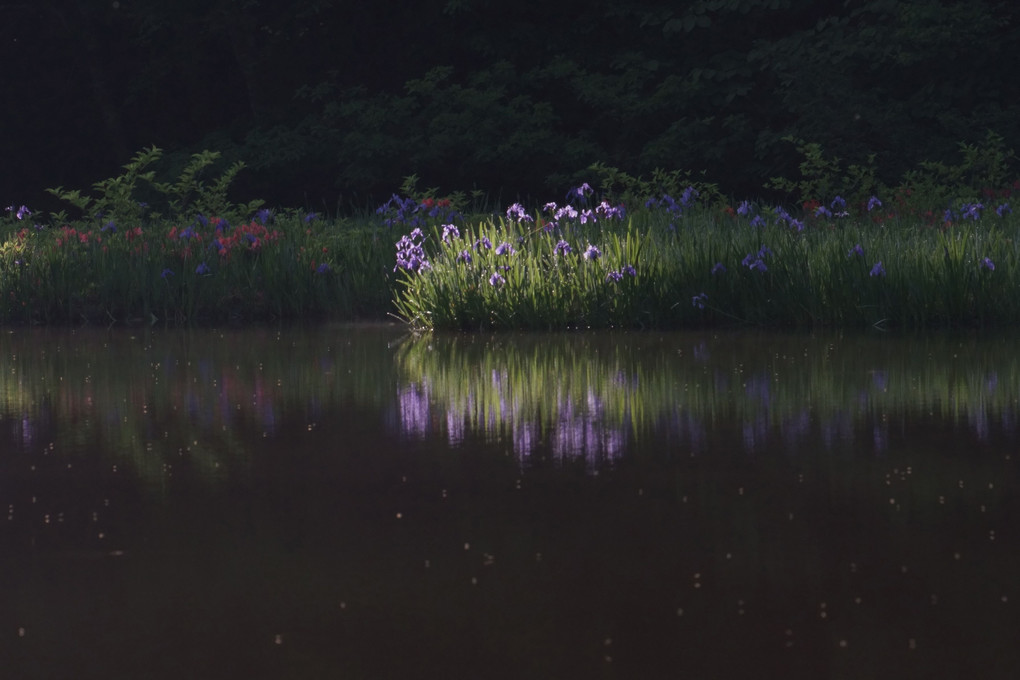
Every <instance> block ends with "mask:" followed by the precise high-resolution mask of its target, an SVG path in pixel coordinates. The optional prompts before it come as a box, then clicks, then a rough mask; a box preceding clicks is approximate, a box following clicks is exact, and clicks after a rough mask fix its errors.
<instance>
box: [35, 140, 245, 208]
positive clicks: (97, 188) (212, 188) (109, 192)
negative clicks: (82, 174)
mask: <svg viewBox="0 0 1020 680" xmlns="http://www.w3.org/2000/svg"><path fill="white" fill-rule="evenodd" d="M220 155H221V154H220V152H218V151H208V150H206V151H202V152H199V153H196V154H194V155H193V156H192V157H191V161H190V162H189V163H188V164H187V165H186V166H185V167H184V169H183V170H182V171H181V173H180V175H179V176H178V178H177V179H176V181H174V182H160V181H157V180H156V171H155V170H154V169H151V166H152V165H154V164H155V163H157V162H158V161H159V160H160V159H161V158H162V156H163V151H162V149H159V148H157V147H155V146H152V147H149V148H148V149H143V150H142V151H139V152H138V153H137V154H136V155H135V156H134V157H133V158H132V159H131V162H130V163H128V164H126V165H124V172H123V173H121V174H120V175H117V176H116V177H110V178H108V179H104V180H101V181H99V182H96V183H95V184H93V185H92V188H93V191H94V193H95V195H93V196H89V195H87V194H83V193H82V192H81V191H80V190H78V189H74V190H65V189H64V188H63V187H57V188H55V189H47V192H48V193H50V194H51V195H53V196H56V197H57V198H59V199H60V200H62V201H65V202H67V203H70V204H71V205H72V206H74V207H75V208H77V209H78V210H79V211H81V213H82V214H83V216H84V217H85V218H86V219H89V218H94V219H99V218H100V216H101V217H102V219H103V220H104V221H105V220H113V221H114V222H115V223H121V224H140V223H142V222H143V217H146V216H148V218H150V219H151V218H156V219H158V218H159V217H160V212H159V211H160V210H161V209H162V208H165V209H166V211H167V215H168V216H169V217H170V218H171V219H178V220H179V219H185V218H186V217H187V216H188V215H189V214H194V213H203V214H206V215H215V216H219V217H224V218H227V219H230V220H232V221H237V220H241V219H245V218H247V217H250V216H251V214H252V213H254V212H255V211H256V210H258V209H259V208H260V207H261V206H262V204H263V201H262V200H253V201H248V202H247V203H241V204H235V203H232V202H231V201H230V200H229V199H228V197H227V192H228V190H229V189H230V185H231V183H233V181H234V180H235V178H236V177H237V175H238V173H239V172H240V171H241V170H243V169H244V163H243V162H241V161H236V162H234V163H233V164H231V165H230V166H228V167H227V168H226V169H225V170H223V172H222V173H221V174H220V176H219V177H217V178H216V179H215V180H214V181H212V182H211V183H207V182H205V181H204V180H203V179H202V177H201V176H202V173H203V171H204V170H206V169H208V168H209V167H210V166H213V165H214V164H215V163H216V161H217V160H219V158H220ZM153 192H155V194H156V200H157V201H158V202H159V203H160V204H161V205H158V206H156V207H155V208H154V209H153V208H151V207H150V203H149V201H145V200H142V199H143V197H145V198H148V197H150V196H151V194H152V193H153ZM53 217H54V219H55V220H56V221H58V222H64V221H66V218H67V216H66V214H64V213H62V212H61V213H56V214H54V215H53Z"/></svg>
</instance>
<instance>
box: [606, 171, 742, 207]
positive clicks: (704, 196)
mask: <svg viewBox="0 0 1020 680" xmlns="http://www.w3.org/2000/svg"><path fill="white" fill-rule="evenodd" d="M588 171H589V172H590V173H592V174H594V184H595V186H596V187H597V188H598V191H599V193H600V194H601V195H602V196H604V197H605V199H606V200H608V201H610V202H611V203H623V204H624V205H628V206H639V205H641V204H642V203H644V202H645V201H646V200H648V198H650V197H658V196H662V195H663V194H667V195H670V196H680V194H682V193H683V191H684V190H685V189H687V188H688V187H693V188H694V189H695V190H697V192H698V194H699V197H700V201H701V203H703V204H706V205H718V204H720V203H723V202H724V197H723V194H722V192H721V190H720V189H719V185H718V184H716V183H713V182H708V181H706V180H705V179H704V176H705V173H704V172H701V173H699V176H700V179H695V173H693V172H691V171H690V170H663V169H661V168H656V169H654V170H653V171H652V172H651V177H650V178H649V179H645V178H643V177H641V176H638V177H634V176H632V175H630V174H628V173H626V172H624V171H622V170H620V169H619V168H614V167H610V166H608V165H606V164H605V163H592V164H591V165H589V166H588Z"/></svg>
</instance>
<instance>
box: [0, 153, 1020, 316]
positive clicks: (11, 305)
mask: <svg viewBox="0 0 1020 680" xmlns="http://www.w3.org/2000/svg"><path fill="white" fill-rule="evenodd" d="M159 159H160V151H159V150H158V149H156V148H152V149H147V150H143V151H142V152H140V153H139V154H138V155H137V156H136V157H135V158H133V159H132V161H131V162H130V163H128V164H127V165H126V166H124V168H125V172H124V173H123V174H122V175H120V176H118V177H115V178H110V179H108V180H104V181H102V182H98V183H96V184H95V185H94V186H93V189H94V192H93V193H94V195H85V194H82V193H81V192H79V191H76V190H75V191H66V190H63V189H62V188H58V189H53V190H51V192H52V193H53V194H54V195H55V196H57V197H58V198H60V199H62V200H64V201H65V202H67V203H68V204H70V205H71V206H73V207H74V208H75V209H77V210H78V211H80V212H81V213H82V217H80V218H79V219H77V220H73V219H70V218H68V216H67V215H66V214H64V213H62V212H61V213H56V214H54V215H52V221H51V222H50V224H49V226H46V225H41V224H39V223H35V220H34V219H33V218H32V214H31V211H30V210H28V209H27V208H26V207H24V206H21V207H20V208H19V209H15V206H11V207H9V208H8V209H7V214H6V216H3V217H0V323H39V324H46V323H79V322H82V321H90V322H92V321H106V322H120V321H128V320H134V321H139V320H140V321H142V322H156V321H162V322H165V323H175V324H193V323H201V322H222V321H225V320H259V319H285V318H296V317H330V318H344V319H353V318H363V317H382V316H385V315H387V314H393V313H395V314H396V316H398V317H400V318H402V319H404V320H405V321H407V322H408V323H409V324H410V325H412V326H414V327H416V328H419V329H457V330H482V329H547V330H556V329H567V328H683V327H694V326H718V325H734V324H735V325H752V326H772V327H817V326H838V327H848V328H849V327H867V326H877V327H881V328H931V327H988V326H1006V325H1011V324H1016V323H1020V295H1018V293H1020V272H1018V245H1017V239H1016V231H1017V226H1018V218H1016V217H1014V215H1013V213H1012V211H1011V209H1010V207H1009V204H1008V202H1006V199H1008V198H1009V196H1010V195H1011V194H1012V193H1015V192H1016V191H1020V181H1018V182H1015V183H1014V184H1013V185H1011V186H1009V187H1006V188H1005V189H995V190H992V189H980V190H976V189H974V188H973V187H969V186H964V185H962V184H961V185H959V186H956V185H954V186H952V187H950V186H948V185H946V183H945V182H943V181H942V180H939V181H938V182H936V181H935V179H938V178H940V177H942V175H945V174H946V173H945V172H942V171H941V170H940V171H939V172H938V173H935V174H934V175H932V177H934V178H935V179H931V178H929V179H930V181H929V180H928V179H926V178H927V177H928V176H927V175H924V174H915V175H912V176H911V177H909V178H908V181H907V182H906V183H905V184H904V185H903V186H901V187H898V188H895V189H889V190H888V193H889V194H890V196H889V197H888V198H887V203H888V204H889V206H888V207H883V206H882V201H881V200H879V198H878V197H875V196H871V197H868V198H865V197H864V195H863V194H862V195H855V197H854V198H853V199H852V200H851V201H850V202H849V203H848V202H847V201H846V200H844V199H842V198H840V197H838V196H837V197H833V198H831V200H830V199H829V198H826V199H825V202H822V201H820V200H818V198H817V197H813V198H810V199H809V200H805V201H803V202H802V205H801V209H800V210H799V211H796V214H791V213H790V212H787V210H786V209H784V208H783V207H780V206H776V207H767V206H756V205H754V204H752V203H749V202H748V201H744V202H743V203H741V204H740V205H739V207H737V208H736V209H734V208H732V207H730V206H728V205H727V201H726V198H725V197H724V196H723V195H722V194H721V193H720V192H719V190H718V188H717V187H716V186H715V185H712V184H708V183H704V182H694V183H693V184H690V185H687V186H682V185H681V184H680V183H679V182H680V181H681V180H683V181H684V182H687V181H689V180H690V178H689V177H686V176H680V175H662V174H660V175H656V176H653V181H652V182H651V183H648V182H640V181H638V180H635V179H634V178H629V177H628V176H626V175H624V174H623V173H619V172H614V173H609V172H608V170H607V169H606V168H600V167H598V166H593V171H596V174H599V173H601V175H602V176H603V180H604V181H603V186H602V187H601V191H602V193H603V196H605V197H606V199H607V200H601V201H599V202H598V203H597V204H596V200H597V199H596V192H595V191H594V190H593V189H592V188H591V187H590V186H588V185H587V184H584V185H582V186H581V187H577V188H576V189H572V190H571V191H570V192H569V193H568V195H567V202H566V204H564V205H557V204H555V203H547V204H546V205H545V206H542V207H541V208H533V209H530V210H529V209H526V208H525V207H524V206H522V205H520V204H514V205H512V206H510V208H509V209H507V210H506V212H505V213H504V214H497V215H492V214H488V215H486V214H477V213H475V214H474V215H473V216H470V217H464V216H463V214H462V211H463V210H465V209H466V208H467V207H469V206H473V207H474V209H476V210H477V209H478V197H477V196H475V197H474V198H471V197H468V196H467V195H465V194H453V195H451V196H448V197H437V196H436V195H435V193H436V191H435V190H433V189H427V190H424V193H422V192H420V191H418V190H417V189H416V187H415V183H416V181H417V178H416V177H413V176H412V177H410V178H408V180H407V181H406V182H405V184H404V186H403V187H401V192H402V193H404V194H417V196H415V197H411V196H401V195H396V194H395V195H394V196H393V197H392V198H391V199H390V200H389V201H387V202H386V203H385V204H384V205H382V206H381V207H380V208H379V209H378V211H377V212H376V214H375V215H364V216H362V217H360V218H338V219H332V220H324V219H321V218H319V217H318V216H316V215H314V214H304V213H302V212H298V211H281V212H279V213H278V214H274V213H273V212H271V211H269V210H266V209H264V208H262V207H261V201H250V202H248V203H242V204H237V203H234V202H232V201H230V200H229V199H228V198H227V190H228V187H229V184H230V182H231V180H232V179H233V178H234V177H235V175H236V174H237V173H238V172H239V171H240V170H241V168H242V167H243V165H242V164H238V163H235V164H233V165H231V166H228V167H226V168H225V169H224V170H223V171H222V174H221V175H220V176H219V178H218V179H216V180H214V181H206V180H205V179H204V178H203V172H204V171H206V170H207V169H208V168H212V167H215V166H216V164H217V162H218V161H219V157H218V154H215V153H212V152H203V153H201V154H196V155H195V156H194V158H193V159H192V162H191V163H190V164H189V165H188V166H187V167H186V168H185V169H184V171H183V172H182V173H181V174H180V177H179V178H178V179H177V180H176V181H173V182H160V181H157V180H156V172H155V170H152V169H150V166H152V165H153V164H155V163H157V162H158V161H159ZM816 165H817V163H816ZM999 165H1001V163H999ZM822 166H824V167H825V168H828V167H829V166H828V164H825V163H822ZM809 167H814V166H813V165H810V164H809ZM812 172H813V171H812ZM933 172H934V171H933ZM1003 172H1005V170H1004V169H1003ZM808 174H810V175H811V177H809V178H808V179H807V180H804V181H802V182H800V183H790V184H789V186H790V187H791V188H795V189H797V190H798V191H800V192H801V193H802V194H803V195H805V196H807V195H809V192H811V191H814V190H815V188H816V187H817V186H821V185H820V184H819V181H820V180H817V178H815V177H814V174H817V173H814V174H812V173H808ZM950 174H953V173H950ZM956 174H960V173H956ZM999 175H1002V176H1005V175H1004V174H1003V173H1002V172H998V171H997V173H996V176H999ZM953 176H954V177H955V176H956V175H953ZM960 176H961V177H962V176H963V175H962V174H961V175H960ZM825 179H826V182H825V184H826V185H828V184H831V182H829V181H828V180H829V179H831V178H828V177H826V178H825ZM816 180H817V181H816ZM858 184H859V183H858ZM872 184H874V183H870V184H869V186H871V185H872ZM957 184H959V181H957ZM617 185H619V186H622V187H623V188H624V190H625V192H624V194H621V196H623V197H626V200H627V201H628V202H629V205H628V206H627V209H626V210H625V209H624V205H623V204H622V203H620V202H618V201H616V203H615V205H614V204H611V203H610V202H609V200H608V199H611V198H613V195H614V194H613V192H614V189H613V187H614V186H617ZM861 186H863V185H860V186H858V189H860V188H861ZM926 187H927V188H926ZM922 189H923V191H922ZM639 190H641V191H654V195H652V196H651V197H647V196H646V197H645V198H644V200H639V199H638V198H637V194H636V192H637V191H639ZM858 193H859V192H858ZM921 194H924V195H926V196H928V199H929V200H928V201H927V202H925V201H924V200H923V196H922V195H921ZM140 196H145V197H152V200H153V201H155V203H154V204H150V203H147V202H145V201H142V200H140ZM673 196H678V198H673ZM947 196H957V197H959V198H951V199H950V198H947ZM976 196H982V197H983V199H982V200H984V201H986V202H987V203H988V205H987V206H986V205H984V204H983V203H981V202H979V201H978V200H977V198H976ZM614 200H615V199H614ZM947 201H948V205H947V203H946V202H947ZM940 203H941V205H939V204H940ZM394 244H395V245H396V252H394ZM394 255H396V257H394ZM394 265H396V266H394Z"/></svg>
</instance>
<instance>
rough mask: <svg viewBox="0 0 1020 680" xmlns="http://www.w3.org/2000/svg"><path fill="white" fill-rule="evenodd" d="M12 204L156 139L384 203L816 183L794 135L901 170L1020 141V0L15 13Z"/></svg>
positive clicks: (714, 0) (18, 7) (362, 1)
mask: <svg viewBox="0 0 1020 680" xmlns="http://www.w3.org/2000/svg"><path fill="white" fill-rule="evenodd" d="M0 20H2V23H3V26H4V27H5V30H4V36H3V38H2V39H0V64H2V65H3V71H2V73H3V81H4V92H5V96H4V98H3V103H2V104H0V106H2V110H3V114H2V115H3V135H2V142H0V144H2V153H3V159H4V162H3V164H2V166H0V173H2V174H0V201H3V202H4V205H8V204H11V203H15V202H17V203H28V202H38V203H43V202H44V200H45V199H44V194H43V189H45V188H46V187H53V186H57V185H63V186H65V187H80V188H87V187H88V186H89V185H90V184H91V183H92V182H93V181H95V180H98V179H101V178H103V177H107V176H110V175H113V174H116V173H117V172H118V168H119V166H120V165H121V164H122V163H124V162H126V161H127V159H128V158H129V157H130V156H131V155H132V154H133V153H134V152H135V151H137V150H138V149H140V148H142V147H145V146H150V145H153V144H155V145H156V146H159V147H161V148H164V149H165V150H166V151H167V152H168V153H169V156H168V160H170V161H171V162H172V161H173V160H174V158H175V157H176V158H177V159H183V158H184V157H186V155H187V154H190V153H192V152H194V151H197V150H201V149H214V150H219V151H222V152H223V153H224V157H225V159H226V160H237V159H242V160H244V161H245V162H246V163H247V165H248V167H249V170H248V171H246V173H245V175H244V176H243V180H242V181H240V182H239V186H238V190H239V191H241V192H244V193H245V194H247V195H248V196H247V197H254V196H259V197H263V198H266V199H268V200H269V201H270V202H271V203H279V204H285V205H295V206H296V205H303V204H310V205H322V204H323V202H326V203H327V204H328V205H330V206H335V205H338V204H340V205H352V204H353V205H357V204H361V205H367V204H369V203H370V201H372V200H375V199H377V198H381V197H385V196H387V195H388V193H389V192H391V191H392V190H394V189H395V188H396V187H398V186H399V185H400V182H401V179H402V178H403V177H404V176H407V175H410V174H412V173H417V174H418V175H419V176H420V177H421V178H422V182H423V184H425V185H429V186H435V185H438V186H441V187H442V188H443V189H445V190H454V189H471V188H473V187H480V188H483V189H486V190H489V191H493V192H495V191H501V192H502V193H503V195H504V196H507V195H540V196H541V197H542V198H545V197H547V196H548V195H550V194H549V192H550V191H553V190H555V192H556V194H555V195H559V194H560V193H561V191H562V189H563V187H564V186H566V185H567V184H568V183H569V182H573V181H577V180H578V179H582V178H584V172H585V168H586V167H587V166H588V165H590V164H591V163H593V162H596V161H598V162H602V163H605V164H606V165H609V166H614V167H618V168H620V169H622V170H625V171H627V172H629V173H632V174H640V173H647V172H649V171H650V170H652V169H654V168H657V167H658V168H663V169H669V170H672V169H690V170H694V171H700V170H705V171H707V175H708V177H709V178H710V179H712V180H713V181H715V182H718V183H719V184H720V185H721V186H722V187H723V189H724V190H727V191H729V192H732V193H735V194H744V195H747V194H751V193H758V194H760V193H761V192H762V191H763V189H762V187H763V185H764V183H765V181H766V180H767V179H768V178H769V177H772V176H777V175H784V176H792V175H795V174H796V168H797V163H798V162H799V158H798V156H797V154H796V153H795V150H794V146H793V145H792V144H791V143H789V142H788V141H784V140H783V138H784V137H787V136H791V135H792V136H794V137H797V138H800V139H803V140H806V141H810V142H818V143H820V144H821V145H822V146H823V147H824V149H825V150H826V152H827V153H830V154H833V155H836V156H839V157H841V158H843V159H845V160H846V161H847V162H860V161H862V160H863V159H864V158H866V157H867V155H868V154H872V153H874V154H877V165H878V167H879V168H880V169H881V170H882V171H883V172H885V173H887V174H888V175H889V176H890V177H896V176H898V175H899V174H900V173H902V172H903V171H904V170H906V169H909V168H911V167H914V166H915V165H916V164H917V163H918V162H919V161H920V160H925V159H927V160H952V159H953V158H954V155H955V154H956V153H957V150H958V147H959V144H960V143H961V142H968V143H973V142H975V141H978V140H980V139H983V138H985V136H986V134H987V133H988V131H989V130H991V131H994V132H995V133H997V134H999V135H1001V136H1002V137H1003V138H1004V139H1005V142H1006V146H1007V147H1016V146H1018V144H1020V109H1018V101H1020V97H1018V94H1020V78H1017V76H1016V73H1015V70H1016V65H1017V64H1020V4H1018V3H1016V2H1013V1H1012V0H958V1H957V0H846V1H845V2H844V1H832V0H830V1H827V2H817V1H816V0H680V1H677V0H672V1H670V2H652V1H647V0H586V1H584V2H581V1H580V0H558V1H557V2H549V1H548V0H543V1H541V2H536V1H534V0H512V1H510V0H419V1H417V2H414V3H396V2H378V1H377V0H289V1H288V2H269V1H267V0H175V1H174V2H166V1H165V0H122V1H111V0H24V1H23V2H0Z"/></svg>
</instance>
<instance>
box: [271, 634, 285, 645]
mask: <svg viewBox="0 0 1020 680" xmlns="http://www.w3.org/2000/svg"><path fill="white" fill-rule="evenodd" d="M273 642H274V643H276V644H278V645H282V644H283V636H282V635H280V634H279V633H277V635H276V637H274V638H273Z"/></svg>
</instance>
